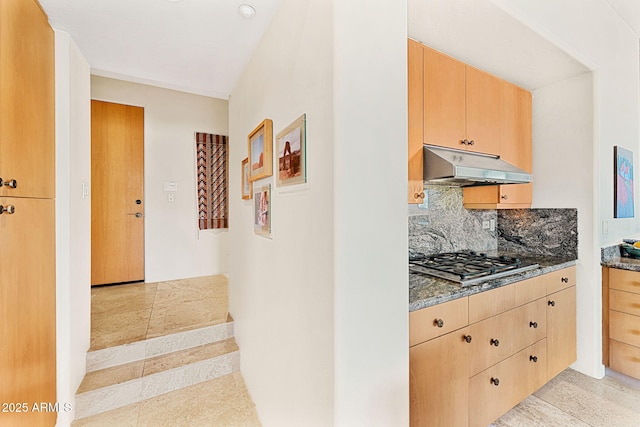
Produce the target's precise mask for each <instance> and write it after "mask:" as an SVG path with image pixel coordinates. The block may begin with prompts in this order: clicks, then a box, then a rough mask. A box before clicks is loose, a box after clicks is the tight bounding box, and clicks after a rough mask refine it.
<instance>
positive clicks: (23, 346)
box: [0, 197, 56, 427]
mask: <svg viewBox="0 0 640 427" xmlns="http://www.w3.org/2000/svg"><path fill="white" fill-rule="evenodd" d="M0 205H2V206H3V210H4V209H5V208H8V209H9V211H8V212H7V211H4V212H3V213H2V214H0V242H2V249H3V253H2V256H0V272H1V274H0V342H1V343H2V345H0V402H1V403H2V404H3V405H13V406H11V407H10V406H7V407H6V408H5V406H3V407H2V408H0V425H1V426H16V427H18V426H24V427H33V426H47V427H51V426H53V425H54V424H55V420H56V413H55V412H34V411H33V405H34V404H36V403H37V404H38V407H39V405H40V402H50V403H51V404H52V405H53V404H55V402H56V306H55V304H56V287H55V231H54V230H55V221H54V201H53V200H52V199H33V198H25V197H20V198H13V197H0ZM10 212H13V213H10ZM16 405H19V407H18V406H16Z"/></svg>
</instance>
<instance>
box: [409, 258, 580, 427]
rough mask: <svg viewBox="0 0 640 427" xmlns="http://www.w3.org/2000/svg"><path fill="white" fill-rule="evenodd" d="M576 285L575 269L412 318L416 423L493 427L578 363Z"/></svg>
mask: <svg viewBox="0 0 640 427" xmlns="http://www.w3.org/2000/svg"><path fill="white" fill-rule="evenodd" d="M575 285H576V276H575V267H569V268H566V269H563V270H558V271H555V272H553V273H550V274H547V275H543V276H539V277H536V278H534V279H528V280H525V281H521V282H517V283H513V284H511V285H508V286H504V287H501V288H497V289H494V290H491V291H487V292H483V293H480V294H476V295H472V296H470V297H464V298H460V299H459V300H455V303H454V302H449V303H445V304H449V305H448V306H445V305H444V304H443V306H442V307H440V306H433V307H428V308H425V309H423V310H418V311H414V312H412V313H410V315H409V317H410V321H409V325H410V332H409V334H410V336H411V337H412V340H411V343H410V348H409V356H410V360H409V364H410V401H411V426H412V427H418V426H420V427H422V426H429V427H431V426H466V425H469V426H483V427H484V426H487V425H489V424H491V423H492V422H493V421H494V420H495V419H497V418H499V417H500V416H501V415H503V414H504V413H505V412H507V411H508V410H509V409H511V408H512V407H513V406H515V405H517V404H518V403H519V402H521V401H522V400H523V399H525V398H526V397H527V396H529V395H530V394H531V393H533V392H535V391H536V390H537V389H538V388H540V387H541V386H542V385H544V384H545V383H546V382H547V381H549V380H550V379H551V378H553V377H554V376H555V375H557V374H558V373H559V372H560V371H562V370H564V369H566V368H567V367H568V366H569V365H570V364H571V363H573V362H574V361H575V360H576V338H575V336H576V331H575V327H576V320H575V316H576V313H575V288H576V286H575ZM454 304H455V305H454ZM454 308H455V309H456V310H457V311H455V310H454ZM463 310H468V313H469V323H467V324H460V322H461V321H463V320H464V319H465V316H460V315H459V312H460V311H463ZM439 324H441V325H442V326H441V327H438V325H439ZM451 324H455V325H456V326H457V327H458V328H459V329H456V330H455V331H453V332H449V331H443V332H442V333H441V334H440V335H439V336H437V335H434V334H437V333H438V332H437V331H438V329H440V330H443V329H444V328H445V326H446V325H451ZM412 328H413V329H414V330H413V331H412V330H411V329H412ZM418 331H420V333H417V332H418ZM423 331H430V334H426V333H425V332H423Z"/></svg>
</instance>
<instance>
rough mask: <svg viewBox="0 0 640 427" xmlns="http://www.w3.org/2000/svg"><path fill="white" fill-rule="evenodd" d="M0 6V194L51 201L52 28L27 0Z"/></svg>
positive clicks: (52, 193) (52, 153) (30, 0)
mask: <svg viewBox="0 0 640 427" xmlns="http://www.w3.org/2000/svg"><path fill="white" fill-rule="evenodd" d="M0 8H1V11H2V14H0V22H1V25H0V52H2V55H0V70H2V72H1V73H0V94H2V96H0V111H2V114H0V178H2V182H3V185H2V186H0V196H8V197H39V198H53V197H54V183H55V180H54V149H55V146H54V137H55V133H54V132H55V131H54V126H55V125H54V120H55V113H54V101H53V99H54V84H55V82H54V50H53V30H52V29H51V27H50V26H49V23H48V21H47V16H46V15H45V14H44V13H43V11H42V10H41V8H40V5H39V4H38V3H37V2H35V1H33V0H28V1H2V2H0Z"/></svg>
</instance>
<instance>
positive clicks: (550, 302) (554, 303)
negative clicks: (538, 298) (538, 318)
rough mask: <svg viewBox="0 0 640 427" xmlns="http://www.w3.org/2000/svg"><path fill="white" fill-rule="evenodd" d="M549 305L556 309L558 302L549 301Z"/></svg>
mask: <svg viewBox="0 0 640 427" xmlns="http://www.w3.org/2000/svg"><path fill="white" fill-rule="evenodd" d="M547 305H550V306H551V307H555V306H556V302H555V301H549V302H547Z"/></svg>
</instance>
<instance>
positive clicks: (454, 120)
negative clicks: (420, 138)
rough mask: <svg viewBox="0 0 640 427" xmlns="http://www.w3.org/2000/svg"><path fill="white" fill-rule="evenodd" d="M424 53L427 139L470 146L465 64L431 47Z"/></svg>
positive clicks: (445, 144)
mask: <svg viewBox="0 0 640 427" xmlns="http://www.w3.org/2000/svg"><path fill="white" fill-rule="evenodd" d="M423 49H424V51H423V55H424V67H423V69H424V143H425V144H431V145H438V146H441V147H450V148H458V149H463V150H464V149H466V146H465V145H463V144H462V141H463V140H464V139H465V137H466V131H465V130H466V112H465V103H466V99H465V96H466V95H465V93H466V90H465V67H466V66H465V65H464V63H462V62H460V61H456V60H455V59H453V58H451V57H448V56H446V55H443V54H442V53H440V52H437V51H435V50H433V49H430V48H428V47H424V48H423Z"/></svg>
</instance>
